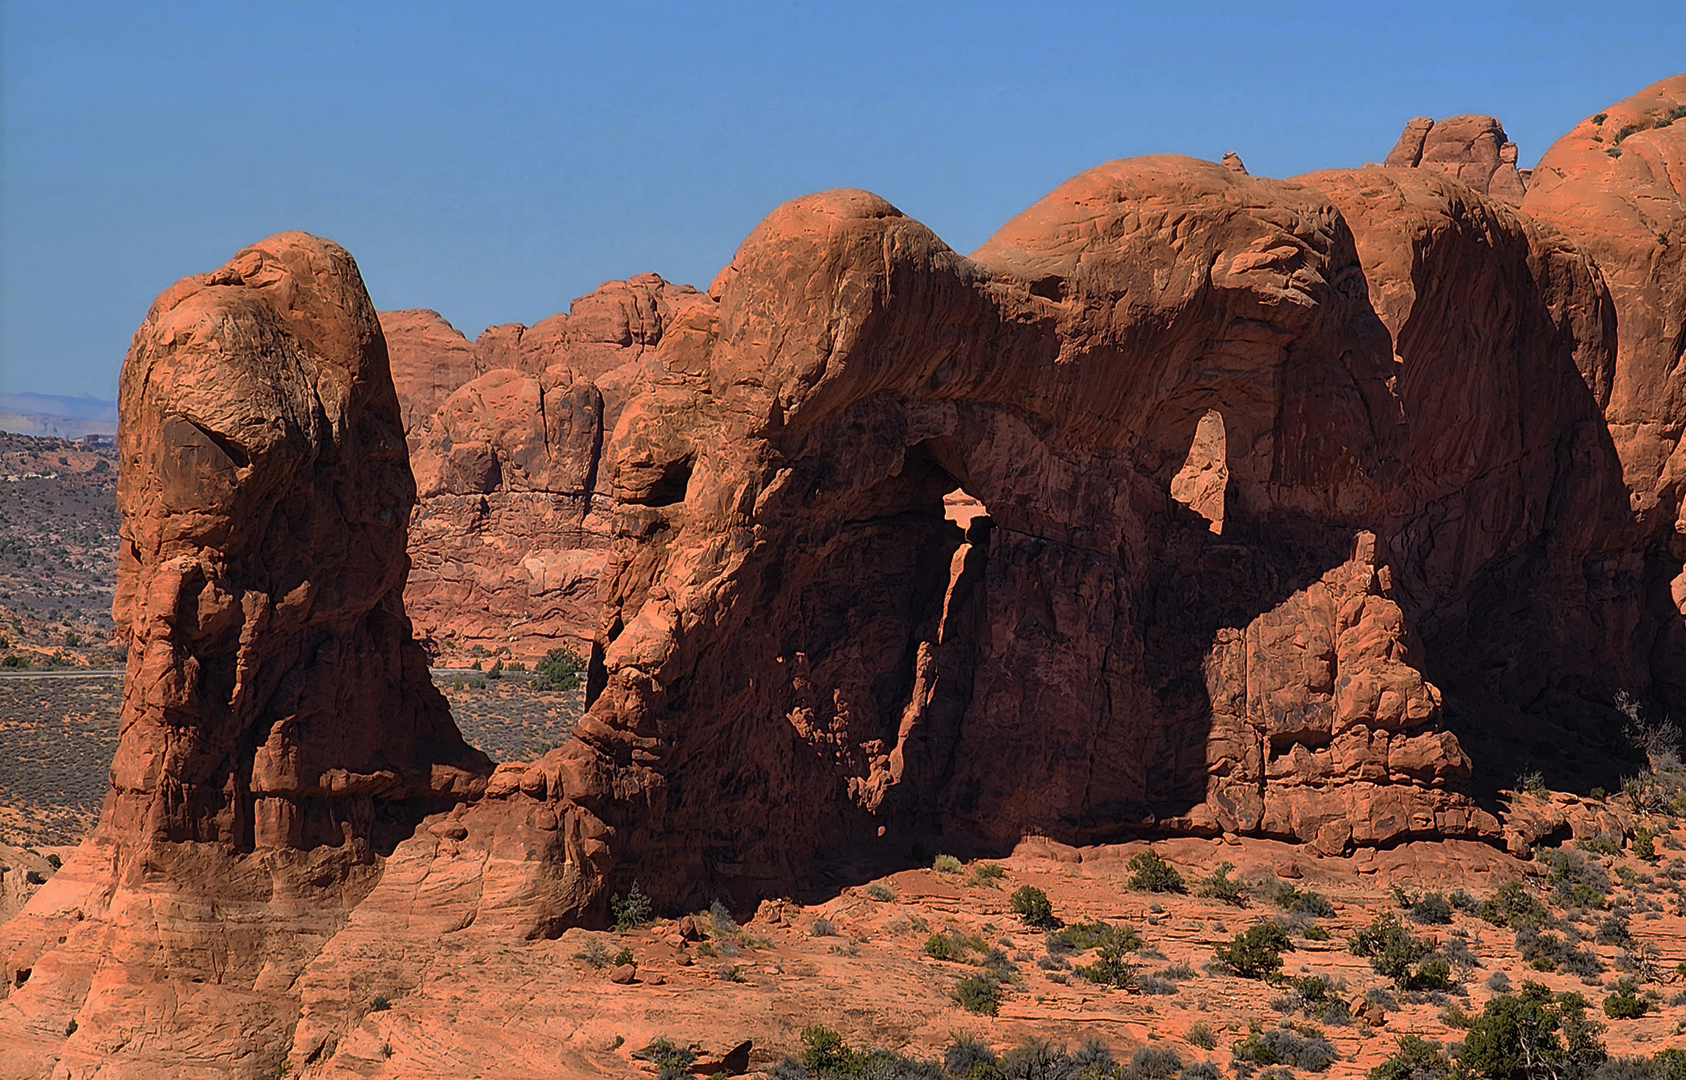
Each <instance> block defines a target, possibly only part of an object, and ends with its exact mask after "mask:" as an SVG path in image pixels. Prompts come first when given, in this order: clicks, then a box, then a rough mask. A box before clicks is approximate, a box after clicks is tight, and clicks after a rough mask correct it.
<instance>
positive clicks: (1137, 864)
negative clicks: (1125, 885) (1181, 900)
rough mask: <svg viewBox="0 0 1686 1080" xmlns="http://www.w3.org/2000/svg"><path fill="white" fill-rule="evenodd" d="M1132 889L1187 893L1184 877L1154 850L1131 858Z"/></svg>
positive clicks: (1148, 850) (1129, 864)
mask: <svg viewBox="0 0 1686 1080" xmlns="http://www.w3.org/2000/svg"><path fill="white" fill-rule="evenodd" d="M1128 866H1129V868H1130V870H1131V871H1132V873H1131V875H1130V888H1132V889H1135V890H1137V891H1138V892H1177V893H1180V892H1186V891H1187V888H1186V887H1185V886H1184V885H1183V876H1182V875H1181V874H1179V873H1177V870H1176V867H1174V866H1172V865H1171V864H1170V863H1168V862H1166V861H1165V860H1164V859H1162V858H1160V857H1159V853H1158V852H1156V851H1154V850H1153V849H1152V848H1148V849H1147V850H1146V851H1143V852H1140V853H1138V854H1136V855H1134V856H1132V857H1131V859H1130V862H1129V863H1128Z"/></svg>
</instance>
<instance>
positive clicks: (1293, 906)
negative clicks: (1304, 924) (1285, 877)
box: [1270, 885, 1335, 919]
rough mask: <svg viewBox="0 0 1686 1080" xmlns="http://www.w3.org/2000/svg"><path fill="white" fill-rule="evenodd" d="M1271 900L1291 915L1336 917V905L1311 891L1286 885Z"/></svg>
mask: <svg viewBox="0 0 1686 1080" xmlns="http://www.w3.org/2000/svg"><path fill="white" fill-rule="evenodd" d="M1270 899H1271V903H1273V904H1275V905H1276V906H1277V907H1279V908H1281V909H1282V910H1283V911H1286V912H1287V913H1288V914H1290V915H1315V916H1317V917H1318V918H1320V919H1329V918H1333V917H1334V915H1335V905H1334V904H1331V903H1330V902H1329V901H1328V900H1327V899H1325V898H1324V897H1323V896H1321V895H1320V894H1318V893H1315V892H1313V891H1312V890H1310V889H1300V888H1296V887H1295V886H1293V885H1284V886H1282V888H1280V889H1278V890H1277V891H1276V893H1275V895H1273V896H1272V897H1271V898H1270Z"/></svg>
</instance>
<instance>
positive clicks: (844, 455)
mask: <svg viewBox="0 0 1686 1080" xmlns="http://www.w3.org/2000/svg"><path fill="white" fill-rule="evenodd" d="M1259 207H1268V208H1269V209H1268V211H1263V210H1252V209H1249V208H1259ZM798 268H800V269H798ZM815 268H818V269H815ZM1362 281H1363V276H1362V270H1361V268H1360V266H1359V262H1358V257H1357V254H1356V252H1355V251H1354V249H1353V247H1352V241H1351V238H1350V234H1349V233H1348V232H1347V230H1346V227H1345V225H1344V223H1343V222H1342V221H1341V218H1340V216H1339V214H1338V212H1337V211H1336V210H1335V208H1334V207H1333V206H1332V205H1330V204H1329V203H1327V202H1325V201H1323V200H1322V199H1321V198H1320V197H1319V196H1317V195H1315V194H1313V193H1311V192H1309V191H1307V190H1306V189H1304V188H1301V187H1296V186H1294V185H1290V184H1283V183H1281V182H1277V181H1270V180H1260V179H1256V178H1252V177H1248V176H1245V175H1242V174H1238V173H1235V172H1233V171H1231V170H1228V169H1225V168H1223V167H1221V166H1217V165H1211V164H1207V163H1200V162H1194V161H1192V160H1189V159H1181V158H1147V159H1138V160H1134V161H1129V162H1119V163H1114V164H1112V165H1108V166H1103V167H1101V168H1099V169H1095V170H1091V171H1090V172H1088V173H1085V174H1083V175H1082V176H1080V177H1077V178H1075V179H1074V180H1072V181H1070V182H1068V183H1067V184H1066V185H1063V186H1062V187H1061V188H1060V189H1058V190H1057V191H1056V192H1055V193H1053V194H1052V195H1050V196H1049V197H1048V198H1047V199H1045V200H1043V201H1042V202H1041V203H1039V204H1037V205H1036V206H1035V207H1032V208H1031V209H1030V210H1028V211H1026V212H1025V213H1024V214H1021V215H1020V216H1019V217H1018V218H1016V219H1014V221H1012V222H1010V223H1009V224H1008V225H1007V226H1006V227H1005V228H1003V230H1002V231H1001V232H1000V233H998V234H997V236H996V237H995V238H994V239H992V240H991V241H990V242H989V243H988V244H986V245H985V246H984V247H983V248H982V249H980V251H979V252H978V253H977V254H976V255H975V256H974V257H973V259H972V260H967V259H963V258H961V257H960V256H958V255H956V254H955V253H953V252H952V251H949V250H948V249H947V248H946V247H944V246H943V245H942V243H941V242H940V241H939V240H937V239H936V238H935V237H934V236H932V235H931V234H930V233H929V231H928V230H926V229H924V228H923V227H922V226H920V225H918V224H917V223H915V222H912V221H909V220H908V219H906V218H905V217H903V216H902V215H901V214H900V213H899V212H897V211H896V210H895V209H894V208H893V207H891V206H889V204H887V203H884V202H883V201H882V200H879V199H877V198H876V197H873V196H870V195H867V194H865V193H861V192H832V193H827V194H825V195H819V196H813V197H810V198H808V199H803V200H798V201H796V202H794V203H791V204H788V205H786V206H785V207H782V208H781V209H780V210H778V211H776V212H775V213H774V214H773V215H771V216H770V217H769V218H768V219H767V220H766V221H764V222H763V223H762V224H761V225H760V226H759V227H758V228H757V229H756V231H755V232H754V233H753V234H752V235H751V236H750V238H749V239H748V240H747V241H746V242H745V244H744V246H743V247H742V248H741V249H740V250H739V252H738V255H737V257H736V258H735V259H734V260H733V263H732V266H731V267H730V268H729V269H728V270H727V272H726V273H725V274H723V275H722V278H721V280H720V282H719V284H718V286H717V288H718V291H719V294H720V303H719V307H718V315H717V322H710V321H706V320H703V319H696V320H695V321H694V324H693V325H689V326H687V327H686V328H685V329H684V331H683V332H676V331H670V332H669V333H668V335H666V336H665V337H664V338H663V340H662V343H661V345H660V346H659V347H658V349H657V352H656V362H657V363H658V364H659V365H660V370H661V375H660V376H659V377H656V378H652V379H651V380H650V381H649V383H648V384H647V385H646V387H645V389H644V392H643V393H642V394H640V395H639V396H637V397H636V398H634V400H633V402H632V404H631V405H629V407H628V409H627V411H626V413H625V414H624V415H623V417H622V420H621V424H620V427H619V430H618V431H617V432H616V434H615V437H614V439H613V441H612V446H613V447H614V452H615V458H614V461H613V471H612V473H611V475H612V477H613V482H614V484H615V492H616V495H617V497H618V498H619V499H620V501H621V503H622V504H623V507H624V509H623V511H622V513H621V515H620V518H619V523H618V533H619V538H618V539H617V542H616V547H615V551H614V556H613V562H612V565H611V568H610V577H609V584H608V586H607V588H608V592H607V603H608V607H607V611H606V616H605V626H604V632H603V637H602V648H603V657H604V667H603V671H602V672H601V674H600V675H599V676H598V684H599V685H601V686H602V690H601V695H600V696H599V697H598V698H597V700H596V702H595V704H594V705H593V707H592V709H591V711H590V712H589V713H588V715H587V717H586V718H585V720H584V721H583V722H582V723H581V725H580V727H579V729H578V732H577V734H578V738H577V739H576V741H575V742H574V743H573V744H571V745H570V746H569V747H567V748H564V749H563V750H562V751H559V752H558V753H556V754H554V755H552V757H551V758H549V759H547V760H546V761H545V762H543V763H541V764H540V766H538V767H536V770H535V771H537V772H538V773H540V774H541V775H543V776H544V777H545V786H546V790H547V791H548V792H549V793H551V794H552V796H553V797H554V796H555V795H556V794H558V793H560V794H561V795H563V796H564V800H565V802H572V803H573V804H574V807H575V809H574V810H573V811H572V813H573V814H574V815H583V816H584V818H585V819H587V820H596V821H599V822H601V823H602V827H604V828H606V829H607V830H608V831H609V833H610V834H611V835H613V837H614V842H613V844H612V845H611V847H612V855H613V857H614V858H615V859H619V860H625V861H624V862H622V863H621V864H620V868H619V869H617V868H616V867H615V866H613V865H612V864H606V863H600V864H599V865H600V869H601V870H603V871H604V872H605V873H608V874H610V875H611V876H612V877H613V876H618V875H619V874H621V873H626V874H632V875H635V876H637V877H638V879H639V880H640V881H642V882H643V883H644V886H645V888H646V889H654V890H656V895H658V896H659V897H660V898H662V899H664V900H667V901H670V902H676V901H679V900H681V899H685V898H686V897H687V896H688V895H689V894H690V893H692V892H693V891H695V890H699V889H700V890H709V889H713V890H719V891H721V892H723V893H731V894H743V895H746V896H747V894H750V893H755V892H759V891H762V890H767V889H777V888H783V887H788V883H789V882H790V881H792V880H794V879H797V878H800V877H801V876H802V874H804V873H805V872H806V871H805V868H806V867H808V866H812V865H815V864H816V861H817V860H818V859H819V853H820V852H822V851H825V850H833V849H837V848H839V847H842V848H846V849H850V850H853V851H855V852H856V853H860V852H865V851H874V850H876V851H881V852H883V853H885V854H887V855H888V854H893V853H899V852H902V851H905V850H906V846H907V845H908V843H909V842H910V840H911V839H912V838H913V837H915V836H916V835H921V834H925V833H930V832H943V833H945V835H948V836H949V839H948V840H947V841H945V842H948V843H951V844H957V845H962V846H963V845H965V844H968V843H970V844H977V845H984V846H988V847H998V846H1008V845H1010V844H1011V843H1012V842H1013V841H1014V840H1016V839H1017V838H1018V837H1020V836H1023V835H1026V834H1029V833H1040V834H1044V835H1049V836H1052V837H1055V838H1057V839H1062V840H1067V841H1071V842H1077V841H1092V840H1095V839H1098V838H1102V837H1105V836H1109V835H1114V834H1117V833H1118V832H1120V831H1124V830H1130V829H1137V828H1141V827H1143V826H1144V825H1146V826H1148V827H1156V828H1164V829H1171V830H1193V831H1197V832H1200V831H1205V832H1213V833H1215V832H1217V831H1219V830H1233V831H1246V832H1262V833H1265V834H1268V835H1277V836H1290V837H1298V838H1301V839H1306V840H1314V841H1316V842H1318V843H1320V844H1322V845H1324V846H1326V847H1328V848H1330V849H1331V850H1341V849H1343V848H1344V847H1345V846H1347V845H1348V844H1351V843H1360V844H1374V843H1383V842H1387V841H1390V840H1393V839H1397V838H1401V837H1405V836H1410V835H1416V834H1422V835H1475V834H1482V833H1488V832H1493V831H1494V830H1495V829H1496V823H1495V822H1493V821H1492V819H1491V818H1489V817H1487V816H1486V815H1485V814H1483V813H1482V812H1480V811H1478V810H1477V809H1476V808H1475V806H1474V804H1473V803H1472V802H1471V801H1470V800H1469V799H1468V798H1467V796H1465V795H1462V794H1460V793H1459V791H1460V788H1461V786H1462V785H1463V784H1464V783H1466V782H1467V777H1468V767H1469V766H1468V761H1467V759H1466V758H1465V757H1464V755H1463V754H1462V752H1461V751H1460V750H1459V749H1458V746H1457V743H1456V740H1454V739H1452V738H1451V736H1450V735H1448V734H1447V733H1445V732H1444V731H1442V730H1439V729H1438V726H1437V718H1438V708H1439V696H1438V694H1437V692H1436V691H1435V690H1434V688H1433V687H1431V686H1429V685H1428V684H1427V683H1426V681H1425V680H1424V679H1423V677H1422V675H1421V674H1420V672H1419V671H1418V670H1417V669H1415V668H1414V667H1413V666H1411V663H1410V655H1411V653H1410V650H1409V648H1408V635H1407V633H1406V628H1405V625H1404V620H1403V618H1402V616H1401V612H1400V610H1399V608H1398V606H1397V605H1396V604H1395V603H1394V602H1393V601H1392V600H1391V599H1389V597H1388V596H1387V595H1386V575H1385V570H1384V568H1383V567H1382V566H1381V563H1380V559H1379V557H1378V553H1377V548H1376V545H1375V543H1374V540H1373V537H1372V536H1371V530H1372V529H1373V528H1375V527H1378V526H1380V525H1382V524H1384V523H1385V522H1386V520H1387V517H1388V496H1387V491H1388V489H1389V487H1390V485H1391V484H1393V483H1394V482H1396V481H1397V479H1398V477H1399V475H1400V466H1401V461H1402V459H1403V457H1404V456H1405V454H1406V453H1407V451H1408V432H1407V430H1406V429H1405V427H1404V425H1403V423H1402V420H1401V417H1400V412H1399V408H1398V405H1397V399H1396V398H1395V397H1394V396H1393V391H1392V389H1391V388H1390V386H1389V380H1390V379H1391V378H1392V376H1393V360H1392V353H1391V350H1390V349H1389V347H1388V346H1389V341H1388V335H1387V333H1386V330H1385V329H1384V327H1383V326H1382V324H1381V323H1380V322H1378V321H1377V320H1376V319H1375V317H1374V315H1373V314H1372V313H1371V310H1370V307H1369V303H1368V298H1367V296H1366V295H1365V292H1364V290H1363V288H1362V284H1361V283H1362ZM1355 286H1356V287H1355ZM775 331H776V332H775ZM1212 409H1215V410H1216V411H1217V412H1218V413H1220V414H1221V416H1222V420H1223V425H1222V430H1223V433H1224V436H1223V437H1224V441H1225V450H1224V452H1223V456H1224V458H1225V459H1226V461H1227V469H1228V477H1229V480H1228V490H1227V492H1226V493H1225V497H1224V498H1223V500H1222V504H1221V505H1222V506H1223V510H1224V512H1223V514H1222V517H1221V522H1222V525H1221V529H1222V532H1221V533H1216V534H1215V533H1214V532H1213V531H1212V529H1211V522H1210V520H1209V516H1202V515H1198V514H1195V513H1193V512H1190V511H1188V510H1186V509H1185V508H1184V507H1183V506H1182V505H1181V504H1179V503H1178V502H1177V501H1176V500H1175V499H1174V498H1173V497H1172V490H1171V487H1172V483H1173V477H1174V475H1175V474H1177V473H1178V471H1179V469H1181V467H1182V466H1183V465H1184V464H1185V459H1187V457H1188V456H1189V449H1190V444H1191V442H1192V441H1193V440H1194V438H1195V434H1196V429H1197V425H1198V422H1199V421H1200V420H1201V418H1202V417H1203V416H1205V415H1206V414H1207V412H1208V410H1212ZM956 486H959V487H961V488H963V489H964V490H965V491H966V492H967V493H969V494H971V495H973V496H975V497H976V498H978V499H980V500H981V501H982V502H983V504H984V505H985V506H986V507H987V508H988V512H989V517H988V518H987V519H980V520H974V521H973V522H972V524H971V526H970V527H969V528H968V529H967V531H966V532H965V534H964V535H962V534H961V532H960V531H959V530H958V529H957V528H955V527H954V526H952V525H950V524H949V523H947V522H946V521H945V520H944V518H943V498H944V495H945V493H947V492H949V491H950V490H952V489H953V488H954V487H956ZM680 822H683V823H685V824H684V826H683V827H675V826H676V823H680Z"/></svg>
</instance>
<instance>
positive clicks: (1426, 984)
mask: <svg viewBox="0 0 1686 1080" xmlns="http://www.w3.org/2000/svg"><path fill="white" fill-rule="evenodd" d="M1347 951H1348V952H1350V953H1352V955H1354V956H1363V957H1368V958H1369V960H1370V967H1371V969H1373V970H1374V971H1375V972H1376V974H1378V975H1380V976H1382V977H1383V978H1385V979H1390V980H1392V982H1393V985H1394V986H1396V987H1398V988H1399V989H1401V990H1445V989H1448V988H1449V987H1450V986H1451V985H1452V982H1451V974H1452V966H1451V965H1450V964H1448V963H1446V961H1444V960H1440V959H1435V960H1429V961H1427V962H1422V961H1423V960H1424V958H1425V957H1427V956H1428V955H1429V953H1431V952H1433V951H1434V945H1433V944H1432V943H1430V942H1429V941H1427V940H1426V939H1424V938H1419V937H1416V936H1414V935H1413V934H1412V933H1411V932H1410V931H1409V930H1407V929H1405V927H1404V926H1403V925H1402V924H1401V923H1400V921H1399V918H1398V916H1396V915H1394V913H1393V912H1391V911H1384V912H1382V913H1381V914H1380V915H1377V916H1376V917H1375V918H1374V919H1373V920H1371V922H1370V925H1369V926H1367V927H1364V928H1362V929H1360V930H1358V931H1357V932H1356V933H1354V934H1353V935H1352V936H1351V937H1350V938H1348V939H1347ZM1419 964H1420V966H1419ZM1413 968H1414V969H1415V970H1413Z"/></svg>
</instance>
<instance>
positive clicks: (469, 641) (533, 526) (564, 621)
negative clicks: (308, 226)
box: [381, 274, 704, 657]
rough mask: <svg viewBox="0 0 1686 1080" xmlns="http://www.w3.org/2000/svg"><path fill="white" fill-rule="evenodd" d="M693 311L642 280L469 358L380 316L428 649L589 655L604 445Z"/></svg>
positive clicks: (430, 332)
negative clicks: (412, 478) (406, 456)
mask: <svg viewBox="0 0 1686 1080" xmlns="http://www.w3.org/2000/svg"><path fill="white" fill-rule="evenodd" d="M703 299H704V297H703V296H702V294H700V293H698V292H697V291H696V290H695V289H692V288H690V287H688V286H674V285H670V284H669V283H667V282H666V281H663V280H662V279H661V278H660V277H658V276H657V275H655V274H640V275H638V276H636V277H634V278H631V279H629V280H627V281H612V282H608V283H606V284H604V285H602V286H601V287H599V288H598V289H597V290H595V291H594V292H591V293H588V294H587V295H585V296H582V297H580V298H579V299H577V300H575V301H574V303H573V306H572V308H571V310H570V311H569V312H568V313H566V314H559V315H553V316H551V317H549V318H547V319H544V320H542V321H541V322H539V323H538V324H536V325H534V326H532V327H525V326H522V325H521V324H519V323H508V324H505V325H502V326H494V327H489V328H488V329H487V330H486V331H485V332H484V333H482V334H481V335H480V337H479V338H478V339H477V340H476V341H475V342H474V343H473V344H472V345H471V344H470V343H469V342H468V341H467V339H466V338H464V337H463V336H462V335H461V334H460V333H458V332H457V331H456V330H455V329H454V328H453V327H451V326H450V325H449V324H448V323H445V322H444V321H443V320H442V319H439V318H438V317H437V316H436V315H434V314H433V313H432V312H414V311H396V312H386V313H383V314H382V315H381V320H382V327H383V329H384V330H385V332H386V337H387V341H388V347H389V350H390V352H391V354H392V357H393V380H394V382H395V384H396V385H397V389H398V396H399V399H400V401H402V402H404V403H405V430H406V433H407V435H408V440H409V445H410V458H411V464H412V467H413V468H414V470H415V475H416V479H417V485H418V488H419V494H420V500H419V501H418V503H417V506H416V510H415V514H414V517H413V520H412V523H411V531H410V555H411V562H412V569H411V572H410V580H409V587H408V591H407V593H406V603H407V604H408V606H409V610H410V614H411V617H412V619H413V620H414V621H415V624H416V628H417V631H418V632H419V633H420V634H422V635H423V636H424V638H428V639H431V640H432V642H433V644H434V647H436V648H437V647H440V646H443V645H446V644H449V645H451V646H454V647H456V648H459V649H460V648H466V647H468V646H470V645H480V646H482V647H484V648H488V649H496V648H498V647H508V648H510V649H512V650H513V651H514V653H515V654H516V655H517V656H524V657H525V656H537V655H542V654H543V653H544V652H545V650H546V649H548V648H551V647H554V646H556V645H558V644H562V645H568V646H571V647H573V648H574V649H576V650H577V651H579V652H580V653H581V654H584V653H585V652H587V651H589V648H590V642H591V639H592V636H593V635H594V633H595V631H596V625H597V615H598V607H597V601H596V595H597V582H598V579H599V577H600V576H601V573H602V570H603V566H604V564H605V561H606V559H607V554H608V547H609V533H610V522H611V520H612V517H613V501H612V498H611V496H610V493H609V491H608V484H607V481H606V480H604V479H602V478H600V477H599V466H600V463H601V460H602V455H603V441H604V437H605V435H606V434H607V433H608V432H610V431H612V430H613V426H614V423H615V420H616V419H617V418H618V416H619V414H620V410H621V408H622V407H623V406H624V403H625V401H626V397H627V395H628V393H629V392H630V388H631V386H632V383H633V382H634V380H635V379H636V378H637V375H638V373H639V372H640V371H641V370H642V368H643V367H644V366H645V358H646V357H647V355H648V354H650V353H651V352H652V350H653V349H654V348H655V346H656V345H657V344H658V343H659V342H660V340H661V336H662V332H663V330H664V329H665V328H666V327H667V326H668V325H670V324H671V323H673V322H674V321H675V320H676V319H680V318H683V316H684V314H685V312H686V311H687V310H689V309H690V308H691V307H693V306H696V305H697V304H699V303H701V302H702V301H703Z"/></svg>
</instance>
